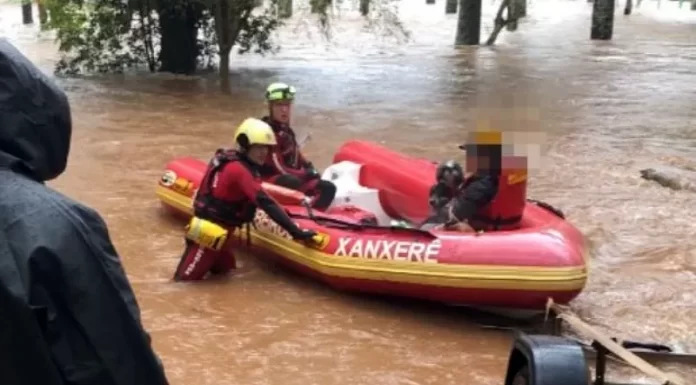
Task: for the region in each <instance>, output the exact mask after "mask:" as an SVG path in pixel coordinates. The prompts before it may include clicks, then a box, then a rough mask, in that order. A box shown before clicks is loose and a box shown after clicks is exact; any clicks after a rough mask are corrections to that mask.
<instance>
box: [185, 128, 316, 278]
mask: <svg viewBox="0 0 696 385" xmlns="http://www.w3.org/2000/svg"><path fill="white" fill-rule="evenodd" d="M235 141H236V142H237V150H223V149H220V150H217V152H216V153H215V156H214V157H213V159H212V161H211V162H210V164H209V165H208V169H207V170H206V173H205V176H204V177H203V180H202V181H201V186H200V189H199V190H198V194H197V195H196V198H195V201H194V213H195V216H194V217H193V219H192V220H191V222H190V223H189V226H188V228H187V234H186V249H185V250H184V254H183V255H182V257H181V261H180V262H179V266H178V267H177V269H176V273H175V274H174V279H175V280H177V281H195V280H200V279H203V278H204V277H205V276H206V274H207V273H208V272H210V273H213V274H224V273H227V272H229V271H231V270H233V269H235V268H236V260H235V257H234V255H233V254H232V253H231V251H230V250H229V245H227V243H228V241H229V240H228V236H229V233H230V232H233V231H234V229H236V228H241V227H242V226H243V225H245V224H246V225H247V237H248V236H249V231H248V230H249V228H248V224H249V223H251V222H252V221H253V219H254V216H255V214H256V208H257V207H259V208H261V209H262V210H263V211H265V212H266V213H267V214H268V216H269V217H271V219H272V220H273V221H275V222H276V223H278V225H280V226H281V227H282V228H283V229H285V230H286V231H287V232H288V233H289V234H290V235H291V236H292V237H293V239H296V240H303V241H306V240H310V239H312V237H314V236H315V235H316V233H315V232H314V231H311V230H303V229H300V228H299V227H297V225H295V223H294V222H293V221H292V220H291V219H290V217H288V215H287V213H286V212H285V210H283V209H282V208H281V207H280V206H279V205H278V203H276V202H275V200H273V198H271V197H270V196H268V195H267V194H266V193H265V192H264V191H263V190H262V188H261V179H260V176H259V172H258V169H259V167H260V166H261V165H262V164H263V163H264V160H265V159H266V157H267V155H268V153H269V152H270V151H272V147H273V146H275V145H276V137H275V135H274V134H273V130H272V129H271V127H269V126H268V124H266V123H264V122H262V121H261V120H258V119H254V118H249V119H247V120H245V121H244V122H243V123H242V124H241V125H240V126H239V128H238V129H237V133H236V134H235Z"/></svg>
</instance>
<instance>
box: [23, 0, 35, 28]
mask: <svg viewBox="0 0 696 385" xmlns="http://www.w3.org/2000/svg"><path fill="white" fill-rule="evenodd" d="M32 11H33V9H32V7H31V0H22V24H33V23H34V15H33V14H32Z"/></svg>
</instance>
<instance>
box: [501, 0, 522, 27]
mask: <svg viewBox="0 0 696 385" xmlns="http://www.w3.org/2000/svg"><path fill="white" fill-rule="evenodd" d="M517 6H518V0H509V1H508V4H507V19H505V21H504V22H503V23H505V28H506V29H507V30H508V31H510V32H514V31H517V19H518V16H517V15H518V14H519V9H518V7H517ZM501 16H502V14H501ZM497 22H498V21H497V20H496V23H497Z"/></svg>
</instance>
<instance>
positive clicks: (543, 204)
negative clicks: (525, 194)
mask: <svg viewBox="0 0 696 385" xmlns="http://www.w3.org/2000/svg"><path fill="white" fill-rule="evenodd" d="M527 202H529V203H533V204H535V205H537V206H539V207H541V208H543V209H546V211H549V212H551V213H553V214H554V215H556V216H557V217H559V218H561V219H565V214H563V211H561V210H560V209H557V208H555V207H553V206H551V205H550V204H548V203H546V202H542V201H539V200H536V199H527Z"/></svg>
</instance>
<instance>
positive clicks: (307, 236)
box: [292, 229, 317, 241]
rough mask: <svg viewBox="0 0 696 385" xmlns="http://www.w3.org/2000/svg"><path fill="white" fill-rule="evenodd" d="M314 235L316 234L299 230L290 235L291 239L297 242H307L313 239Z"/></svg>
mask: <svg viewBox="0 0 696 385" xmlns="http://www.w3.org/2000/svg"><path fill="white" fill-rule="evenodd" d="M315 235H317V233H315V232H314V231H312V230H307V229H301V230H300V231H299V232H297V233H295V234H292V238H293V239H295V240H298V241H308V240H311V239H312V238H314V236H315Z"/></svg>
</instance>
